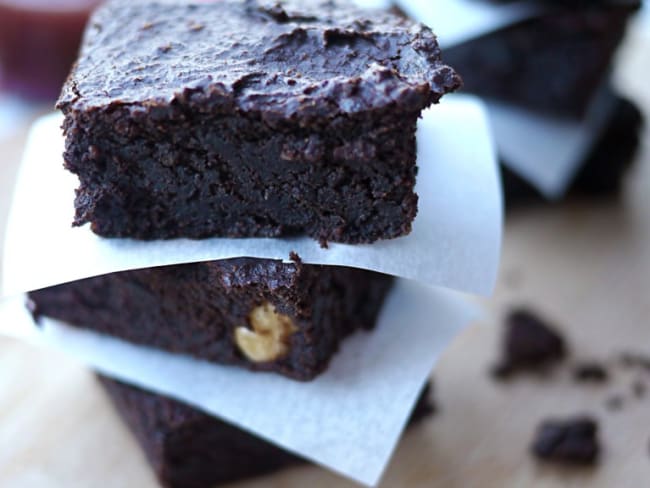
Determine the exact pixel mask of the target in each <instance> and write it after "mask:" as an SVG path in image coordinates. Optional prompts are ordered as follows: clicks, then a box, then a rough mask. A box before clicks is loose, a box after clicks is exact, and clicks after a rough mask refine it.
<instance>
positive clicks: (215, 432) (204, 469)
mask: <svg viewBox="0 0 650 488" xmlns="http://www.w3.org/2000/svg"><path fill="white" fill-rule="evenodd" d="M99 379H100V381H101V384H102V385H103V386H104V388H105V389H106V391H107V392H108V394H109V395H110V397H111V400H112V401H113V403H114V405H115V407H116V408H117V410H118V411H119V413H120V415H121V416H122V418H123V419H124V420H125V422H126V423H127V424H128V426H129V427H130V428H131V430H132V431H133V433H134V434H135V437H136V438H137V440H138V442H139V443H140V445H141V446H142V448H143V450H144V452H145V454H146V455H147V458H148V459H149V462H150V463H151V465H152V467H153V469H154V471H155V473H156V475H157V476H158V479H159V480H160V483H161V484H162V485H163V486H165V487H167V488H181V487H182V488H211V487H213V486H215V485H217V484H221V483H228V482H232V481H237V480H241V479H245V478H252V477H255V476H261V475H264V474H269V473H272V472H274V471H278V470H281V469H283V468H287V467H290V466H292V465H294V464H299V463H305V462H307V461H305V460H304V459H303V458H300V457H298V456H296V455H293V454H291V453H289V452H287V451H284V450H282V449H281V448H279V447H276V446H275V445H273V444H270V443H268V442H266V441H264V440H262V439H260V438H258V437H256V436H254V435H252V434H249V433H247V432H245V431H243V430H241V429H239V428H237V427H234V426H233V425H230V424H228V423H226V422H223V421H221V420H219V419H217V418H215V417H211V416H208V415H206V414H204V413H202V412H201V411H199V410H196V409H194V408H192V407H190V406H188V405H186V404H183V403H180V402H178V401H176V400H172V399H171V398H168V397H164V396H161V395H156V394H153V393H149V392H146V391H144V390H141V389H139V388H136V387H133V386H130V385H127V384H124V383H121V382H118V381H115V380H112V379H109V378H107V377H104V376H99ZM430 411H431V407H430V406H429V390H428V386H427V387H425V389H423V391H422V393H421V394H420V398H419V399H418V402H417V404H416V406H415V408H414V410H413V413H412V414H411V419H410V421H409V425H412V424H414V423H415V422H417V421H418V420H420V419H422V418H423V417H425V416H426V415H428V414H429V413H430Z"/></svg>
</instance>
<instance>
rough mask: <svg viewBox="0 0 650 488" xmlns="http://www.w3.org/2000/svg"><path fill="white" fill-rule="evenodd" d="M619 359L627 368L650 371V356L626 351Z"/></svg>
mask: <svg viewBox="0 0 650 488" xmlns="http://www.w3.org/2000/svg"><path fill="white" fill-rule="evenodd" d="M619 359H620V363H621V365H622V366H624V367H626V368H635V369H641V370H643V371H646V372H648V373H650V357H648V356H646V355H644V354H638V353H633V352H625V353H623V354H621V356H620V358H619Z"/></svg>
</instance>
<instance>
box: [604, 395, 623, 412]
mask: <svg viewBox="0 0 650 488" xmlns="http://www.w3.org/2000/svg"><path fill="white" fill-rule="evenodd" d="M605 407H607V410H609V411H611V412H616V411H618V410H620V409H621V408H623V397H622V396H621V395H612V396H610V397H609V398H608V399H607V400H606V401H605Z"/></svg>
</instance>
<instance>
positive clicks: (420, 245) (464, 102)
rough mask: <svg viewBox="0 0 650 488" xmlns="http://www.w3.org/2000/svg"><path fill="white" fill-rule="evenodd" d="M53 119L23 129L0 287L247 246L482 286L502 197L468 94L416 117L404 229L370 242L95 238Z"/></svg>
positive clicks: (242, 252)
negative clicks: (81, 218) (415, 202)
mask: <svg viewBox="0 0 650 488" xmlns="http://www.w3.org/2000/svg"><path fill="white" fill-rule="evenodd" d="M60 123H61V119H60V118H59V117H58V116H57V115H52V116H48V117H45V118H43V119H41V120H39V121H38V122H37V123H36V124H35V125H34V127H33V130H32V132H31V135H30V136H29V139H28V143H27V148H26V152H25V156H24V159H23V162H22V166H21V169H20V174H19V177H18V182H17V186H16V189H15V192H14V200H13V203H12V208H11V211H10V214H9V222H8V226H7V231H6V240H5V249H4V263H3V277H2V283H1V285H2V287H0V296H8V295H11V294H16V293H22V292H26V291H29V290H34V289H39V288H43V287H47V286H52V285H56V284H60V283H65V282H69V281H74V280H78V279H82V278H87V277H91V276H98V275H102V274H106V273H111V272H116V271H124V270H128V269H139V268H147V267H152V266H163V265H169V264H178V263H188V262H200V261H206V260H214V259H226V258H231V257H239V256H248V257H259V258H272V259H283V260H286V259H288V257H289V253H290V252H291V251H295V252H297V253H298V254H299V255H300V257H301V258H302V260H303V261H304V262H306V263H314V264H325V265H342V266H352V267H358V268H364V269H369V270H373V271H379V272H383V273H387V274H391V275H395V276H402V277H405V278H410V279H414V280H417V281H420V282H422V283H424V284H427V285H432V286H441V287H447V288H451V289H456V290H461V291H465V292H470V293H478V294H489V293H490V292H491V290H492V288H493V286H494V282H495V279H496V274H497V266H498V261H499V255H500V247H501V230H502V202H501V189H500V182H499V178H498V173H497V167H496V156H495V148H494V144H493V141H492V138H491V135H490V132H489V128H488V121H487V115H486V112H485V109H484V107H483V106H482V104H481V103H480V102H478V101H477V99H475V98H472V97H467V96H456V97H454V96H449V97H447V98H445V99H444V100H443V102H442V103H441V104H440V105H437V106H435V107H433V108H431V109H429V110H427V111H426V112H425V113H424V116H423V118H422V120H421V121H420V123H419V126H418V165H419V168H420V171H419V174H418V179H417V186H416V191H417V192H418V194H419V197H420V201H419V211H418V216H417V218H416V220H415V222H414V225H413V231H412V232H411V234H410V235H408V236H406V237H401V238H398V239H392V240H387V241H380V242H377V243H374V244H370V245H345V244H335V243H332V244H330V246H329V249H323V248H321V247H320V245H319V244H318V243H317V242H316V241H314V240H313V239H311V238H307V237H304V238H291V239H267V238H264V239H262V238H254V239H225V238H214V239H204V240H187V239H173V240H167V241H150V242H144V241H135V240H131V239H104V238H99V237H97V236H96V235H95V234H93V233H92V232H91V231H90V229H89V227H88V226H85V227H81V228H72V227H71V221H72V216H73V213H74V212H73V205H72V203H73V198H74V188H75V187H76V186H77V179H76V177H75V176H74V175H71V174H69V173H68V172H67V171H65V170H63V169H62V157H61V153H62V151H63V137H62V135H61V131H60V129H59V126H60Z"/></svg>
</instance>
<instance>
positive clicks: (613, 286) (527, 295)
mask: <svg viewBox="0 0 650 488" xmlns="http://www.w3.org/2000/svg"><path fill="white" fill-rule="evenodd" d="M649 49H650V29H648V27H647V24H646V25H645V28H637V29H634V31H633V32H632V33H631V35H630V38H629V39H628V42H627V44H626V47H625V49H624V50H623V51H622V52H621V55H620V56H619V67H618V70H617V73H616V79H617V82H618V85H619V86H620V87H621V89H622V90H623V91H624V92H625V93H627V94H629V95H630V96H632V97H633V98H634V99H635V100H637V101H638V102H639V103H641V104H642V105H643V106H644V109H645V111H646V114H650V87H649V85H648V80H650V56H649V55H648V50H649ZM23 139H24V131H23V132H20V133H19V134H17V135H15V136H14V137H13V138H12V139H11V140H10V141H5V142H4V143H0V157H1V158H2V160H1V161H0V169H1V171H0V192H1V193H0V195H3V196H5V197H6V192H7V188H8V185H7V181H8V180H9V179H10V177H11V175H13V173H14V171H15V164H16V162H17V160H18V155H19V153H20V148H21V147H22V143H23ZM3 212H4V211H2V212H0V218H4V213H3ZM0 227H2V226H0ZM649 290H650V129H646V132H645V135H644V149H643V151H642V154H641V156H640V158H639V162H638V164H637V165H636V167H635V169H634V171H633V172H632V173H631V174H630V175H629V181H627V184H626V189H625V193H624V195H623V198H622V199H621V201H620V202H570V203H566V204H562V205H560V206H556V207H547V208H537V209H527V210H526V211H520V212H517V213H514V214H511V215H509V216H508V222H507V226H506V231H505V241H504V250H503V262H502V270H501V276H500V280H499V284H498V286H497V292H496V294H495V296H494V298H493V299H492V300H490V301H489V302H488V310H489V318H488V319H486V320H485V321H484V323H481V324H476V325H475V326H473V327H471V328H469V329H467V330H466V331H465V333H463V334H462V335H461V336H460V337H459V338H458V339H457V340H456V341H455V342H454V344H453V345H452V347H451V348H450V349H449V350H448V351H447V353H446V354H445V355H444V357H443V359H442V361H441V363H440V365H439V367H438V368H437V370H436V371H435V375H434V376H435V378H436V391H435V397H436V400H437V403H438V405H439V407H440V412H439V413H438V414H437V415H436V416H434V417H433V418H431V419H429V420H427V421H425V423H424V424H422V426H421V427H419V428H417V429H414V430H413V431H411V432H409V433H407V434H406V435H405V437H404V439H403V441H402V443H401V444H400V447H399V449H398V451H397V453H396V455H395V457H394V459H393V461H392V463H391V465H390V467H389V469H388V470H387V473H386V476H385V478H384V482H383V484H382V486H384V487H425V486H426V487H452V488H453V487H482V488H483V487H519V486H521V487H527V486H536V487H554V488H555V487H573V486H575V487H578V486H581V487H582V486H593V487H617V488H625V487H630V488H636V487H642V486H650V451H649V444H650V395H648V397H647V398H646V399H635V398H634V396H633V395H632V392H631V384H632V382H633V381H634V380H635V379H637V378H636V377H635V376H634V375H633V374H632V373H630V372H629V371H624V370H622V369H617V370H616V371H615V374H614V376H613V378H612V379H611V380H610V381H609V382H608V383H607V384H606V385H604V386H595V385H594V386H578V385H576V384H575V383H574V382H573V381H572V379H571V376H570V367H569V365H570V364H571V361H575V360H577V359H581V358H598V359H604V360H610V359H612V358H614V357H615V356H616V355H617V354H618V353H619V352H621V351H625V350H639V351H644V352H645V353H650V300H648V295H649ZM521 304H526V305H530V306H532V307H534V308H536V309H538V310H540V311H541V312H542V313H544V314H545V315H546V316H548V317H549V318H550V319H552V320H554V321H555V322H556V323H557V324H558V326H559V327H561V328H562V329H563V330H564V331H565V332H566V334H567V337H568V338H569V340H570V344H571V349H572V351H573V354H572V359H570V360H569V364H568V365H567V366H565V367H562V368H560V369H559V370H558V371H556V372H555V374H553V375H552V376H551V377H549V378H528V377H526V378H519V379H517V380H514V381H512V382H510V383H508V384H496V383H494V382H493V381H492V380H490V379H489V377H488V374H487V371H488V368H489V366H490V364H492V362H493V361H494V359H495V356H496V351H497V343H498V338H499V330H500V329H499V324H500V317H501V316H502V315H503V314H504V313H505V311H506V310H508V309H509V308H510V307H512V306H516V305H521ZM643 380H644V381H645V383H646V384H647V385H648V387H650V374H648V375H646V377H645V378H643ZM611 395H621V396H622V398H623V406H622V408H621V409H620V410H619V411H610V410H608V409H607V408H606V400H607V399H608V398H609V397H610V396H611ZM579 412H589V413H592V414H593V415H595V416H597V417H598V418H599V419H600V420H601V429H602V430H601V438H602V442H603V446H604V452H603V458H602V461H603V462H602V463H601V464H600V465H599V466H598V467H597V468H595V469H587V470H568V469H565V470H561V469H557V468H551V467H548V466H546V467H545V466H540V465H538V464H536V463H535V462H534V461H533V460H532V459H531V458H530V456H529V455H528V454H527V449H528V446H529V443H530V440H531V437H532V433H533V431H534V428H535V426H536V425H537V424H538V422H539V421H540V420H541V419H543V418H546V417H548V416H552V415H560V416H562V415H570V414H574V413H579ZM307 485H308V486H311V487H312V488H320V487H331V486H340V487H347V486H350V487H353V486H354V485H353V484H351V483H349V482H347V481H345V480H343V479H341V478H339V477H337V476H335V475H333V474H330V473H328V472H325V471H324V470H322V469H319V468H315V467H307V466H305V467H302V468H297V469H292V470H289V471H285V472H283V473H280V474H277V475H275V476H270V477H266V478H263V479H260V480H256V481H253V482H247V483H241V484H238V485H236V486H238V487H240V488H254V487H255V488H257V487H277V488H298V487H303V486H307ZM0 486H2V487H5V486H6V487H20V488H31V487H39V488H40V487H45V486H47V487H57V488H58V487H61V488H63V487H66V488H67V487H95V486H102V487H123V486H129V487H130V486H137V487H139V488H147V487H152V488H153V487H155V486H157V485H156V482H155V479H154V478H153V476H152V474H151V472H150V471H149V468H148V466H147V464H146V463H145V460H144V458H143V455H142V453H141V452H140V450H139V448H138V446H137V445H136V443H135V441H134V440H133V438H132V437H131V434H130V432H129V431H128V430H127V429H126V428H125V427H124V426H123V425H122V423H121V422H120V420H119V418H118V417H117V415H116V414H115V413H114V412H113V410H112V408H111V407H110V405H109V403H108V402H107V399H106V397H105V396H104V394H103V392H102V391H101V389H100V388H99V387H98V385H97V384H96V382H95V381H94V379H93V377H92V374H91V373H90V372H89V371H88V370H87V369H86V368H84V367H83V366H81V365H79V364H77V363H75V362H74V361H72V360H70V359H68V358H66V357H64V356H62V355H60V354H59V353H56V352H52V351H45V350H40V349H37V348H34V347H31V346H27V345H24V344H21V343H19V342H17V341H15V340H10V339H4V338H0Z"/></svg>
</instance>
